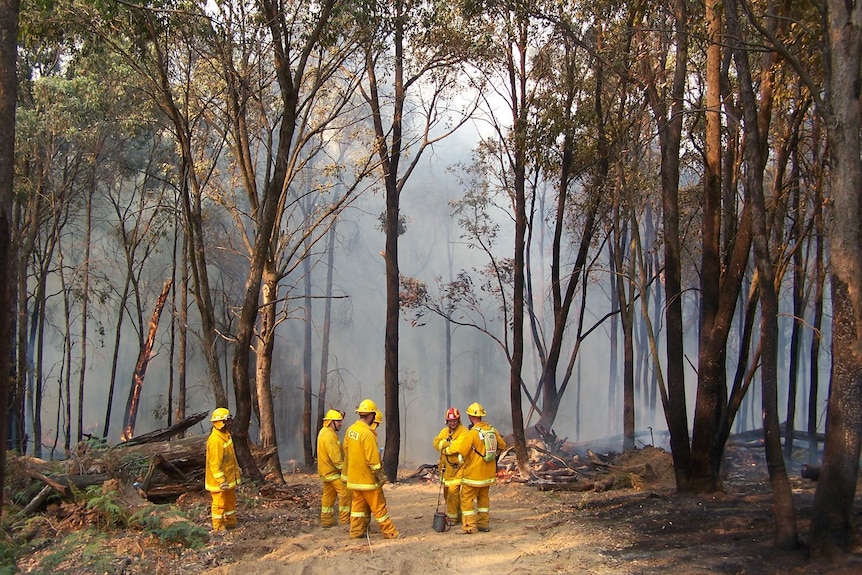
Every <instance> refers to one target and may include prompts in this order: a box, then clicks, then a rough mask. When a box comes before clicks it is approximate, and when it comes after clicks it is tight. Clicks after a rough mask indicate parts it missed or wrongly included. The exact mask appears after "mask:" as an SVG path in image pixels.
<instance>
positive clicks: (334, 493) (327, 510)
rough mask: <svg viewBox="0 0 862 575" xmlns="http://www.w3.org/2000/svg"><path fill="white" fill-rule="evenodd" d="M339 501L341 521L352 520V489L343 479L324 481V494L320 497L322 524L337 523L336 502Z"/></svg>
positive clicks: (330, 525) (324, 525)
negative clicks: (350, 489) (349, 488)
mask: <svg viewBox="0 0 862 575" xmlns="http://www.w3.org/2000/svg"><path fill="white" fill-rule="evenodd" d="M336 501H338V519H339V520H340V521H341V523H349V522H350V491H349V490H348V489H347V486H346V485H345V484H344V482H343V481H341V479H335V480H334V481H324V482H323V495H322V496H321V499H320V525H321V527H332V526H333V525H335V502H336Z"/></svg>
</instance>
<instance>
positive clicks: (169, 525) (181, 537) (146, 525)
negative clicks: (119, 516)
mask: <svg viewBox="0 0 862 575" xmlns="http://www.w3.org/2000/svg"><path fill="white" fill-rule="evenodd" d="M129 523H130V524H131V525H137V526H138V527H140V528H141V529H142V530H143V531H144V533H146V534H148V535H152V536H153V537H155V538H157V539H158V540H159V543H161V544H162V545H181V546H183V547H191V548H192V549H200V548H201V547H203V546H204V545H206V542H207V541H208V540H209V532H208V531H207V529H205V528H203V527H201V526H200V525H197V524H196V523H193V522H191V521H189V519H188V518H187V517H186V516H185V514H183V513H182V512H181V511H180V510H179V509H178V508H176V507H172V506H161V505H160V506H156V507H155V508H153V507H147V508H144V509H141V510H139V511H137V512H136V513H134V514H133V515H132V517H131V518H130V519H129Z"/></svg>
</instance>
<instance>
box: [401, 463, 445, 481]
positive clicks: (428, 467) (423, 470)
mask: <svg viewBox="0 0 862 575" xmlns="http://www.w3.org/2000/svg"><path fill="white" fill-rule="evenodd" d="M429 471H430V472H431V475H433V474H434V473H436V472H437V464H436V463H423V464H422V465H420V466H419V467H417V468H416V471H414V472H413V473H411V474H410V475H408V476H407V477H405V478H404V479H416V478H417V477H422V476H425V475H428V472H429Z"/></svg>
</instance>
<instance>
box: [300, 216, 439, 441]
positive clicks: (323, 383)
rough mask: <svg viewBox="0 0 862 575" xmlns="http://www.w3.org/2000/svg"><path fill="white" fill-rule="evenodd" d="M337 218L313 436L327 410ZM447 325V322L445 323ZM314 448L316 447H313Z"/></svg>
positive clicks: (332, 228)
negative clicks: (315, 423)
mask: <svg viewBox="0 0 862 575" xmlns="http://www.w3.org/2000/svg"><path fill="white" fill-rule="evenodd" d="M337 223H338V218H335V219H334V220H333V221H332V226H330V228H329V238H328V241H327V246H326V299H325V300H324V304H323V333H322V334H321V341H320V382H319V383H318V386H317V416H318V417H317V425H315V427H314V430H315V432H314V436H315V437H317V433H318V432H319V431H320V429H321V427H322V425H323V416H324V414H325V413H326V409H327V399H326V392H327V389H326V388H327V384H328V382H329V341H330V328H331V326H332V275H333V272H334V271H335V238H336V236H335V225H336V224H337ZM446 323H447V324H448V323H449V322H446ZM315 447H316V445H315Z"/></svg>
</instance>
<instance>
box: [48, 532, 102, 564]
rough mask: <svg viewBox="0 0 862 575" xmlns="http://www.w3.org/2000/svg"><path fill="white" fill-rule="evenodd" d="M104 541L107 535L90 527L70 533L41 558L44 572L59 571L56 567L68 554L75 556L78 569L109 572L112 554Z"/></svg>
mask: <svg viewBox="0 0 862 575" xmlns="http://www.w3.org/2000/svg"><path fill="white" fill-rule="evenodd" d="M106 543H108V535H107V534H105V533H99V532H97V531H94V530H92V529H88V530H86V531H76V532H74V533H71V534H69V535H68V536H66V537H65V538H63V541H61V542H60V543H59V544H58V545H57V548H56V549H55V550H54V551H53V552H51V553H50V554H49V555H47V556H46V557H45V558H44V559H43V560H42V567H43V568H44V569H45V571H44V572H46V573H51V572H57V571H60V569H57V568H58V567H59V566H60V565H61V564H62V563H63V561H64V560H66V559H67V558H69V557H70V556H74V557H75V558H76V559H75V562H76V565H75V567H76V569H78V570H87V571H90V572H92V573H106V572H110V571H111V559H112V558H113V555H112V554H111V553H110V552H109V550H108V549H106V546H105V545H106Z"/></svg>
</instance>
